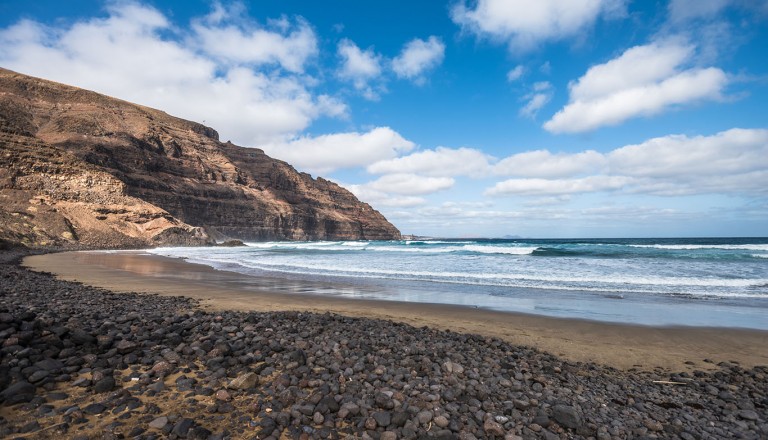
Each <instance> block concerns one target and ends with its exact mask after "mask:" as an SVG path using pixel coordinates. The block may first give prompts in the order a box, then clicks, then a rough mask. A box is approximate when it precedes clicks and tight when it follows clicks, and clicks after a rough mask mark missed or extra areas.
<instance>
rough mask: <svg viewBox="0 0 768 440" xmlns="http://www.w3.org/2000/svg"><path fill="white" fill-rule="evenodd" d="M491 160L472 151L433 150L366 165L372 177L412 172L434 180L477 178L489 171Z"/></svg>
mask: <svg viewBox="0 0 768 440" xmlns="http://www.w3.org/2000/svg"><path fill="white" fill-rule="evenodd" d="M491 160H493V158H492V157H490V156H488V155H487V154H485V153H483V152H482V151H480V150H476V149H473V148H457V149H452V148H446V147H437V148H436V149H434V150H424V151H419V152H416V153H413V154H410V155H408V156H403V157H398V158H395V159H389V160H383V161H379V162H376V163H374V164H372V165H370V166H368V172H369V173H372V174H394V173H414V174H422V175H426V176H436V177H456V176H472V177H480V176H483V175H485V174H487V172H488V171H489V169H490V166H489V161H491Z"/></svg>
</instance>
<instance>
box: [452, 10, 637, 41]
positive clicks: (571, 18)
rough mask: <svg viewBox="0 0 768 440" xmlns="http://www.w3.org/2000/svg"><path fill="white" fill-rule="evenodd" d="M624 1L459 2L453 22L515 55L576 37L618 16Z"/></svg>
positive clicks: (622, 12) (454, 11)
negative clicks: (505, 45) (506, 46)
mask: <svg viewBox="0 0 768 440" xmlns="http://www.w3.org/2000/svg"><path fill="white" fill-rule="evenodd" d="M625 9H626V5H625V1H624V0H569V1H563V0H539V1H535V2H531V1H526V0H478V1H477V2H476V3H475V2H473V3H471V4H470V5H467V3H466V1H465V0H462V1H461V2H460V3H458V4H457V5H456V6H455V7H454V8H453V9H452V10H451V18H452V19H453V21H454V22H455V23H456V24H458V25H460V26H462V28H464V29H465V30H467V31H470V32H472V33H474V34H476V35H478V36H480V37H488V38H491V39H493V40H497V41H504V42H507V43H508V44H509V46H510V48H511V49H513V50H516V51H521V50H529V49H531V48H533V47H535V46H536V45H537V44H538V43H540V42H545V41H553V40H561V39H564V38H568V37H572V36H574V35H578V34H579V33H580V32H582V31H583V30H584V29H586V28H588V27H590V26H592V25H593V24H594V23H595V21H596V20H597V18H598V17H600V16H603V17H607V18H611V17H616V16H622V15H623V14H624V13H625Z"/></svg>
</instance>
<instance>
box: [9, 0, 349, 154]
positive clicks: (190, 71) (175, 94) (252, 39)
mask: <svg viewBox="0 0 768 440" xmlns="http://www.w3.org/2000/svg"><path fill="white" fill-rule="evenodd" d="M230 20H234V19H233V15H232V14H230V13H228V12H227V11H223V10H220V11H218V12H217V11H216V10H214V14H212V15H211V16H208V17H206V18H199V19H196V20H194V25H193V27H192V31H190V32H189V33H184V32H183V31H180V30H179V29H178V28H176V27H175V26H173V25H172V24H171V23H170V21H169V20H168V18H167V17H166V16H165V15H163V14H162V13H161V12H160V11H158V10H157V9H155V8H153V7H150V6H146V5H142V4H140V3H133V2H118V3H108V6H107V16H106V17H101V18H90V19H86V20H82V21H78V22H76V23H73V24H65V25H53V26H46V25H43V24H41V23H37V22H34V21H29V20H22V21H20V22H18V23H16V24H14V25H12V26H10V27H8V28H6V29H3V30H0V64H2V65H3V66H4V67H6V68H9V69H12V70H16V71H19V72H22V73H26V74H30V75H35V76H40V77H43V78H47V79H52V80H55V81H60V82H63V83H67V84H73V85H76V86H79V87H83V88H87V89H91V90H95V91H98V92H101V93H105V94H108V95H111V96H115V97H119V98H121V99H125V100H128V101H132V102H137V103H140V104H143V105H147V106H151V107H156V108H160V109H162V110H165V111H167V112H169V113H171V114H174V115H177V116H180V117H183V118H186V119H191V120H195V121H205V122H206V124H210V125H212V126H214V127H216V129H217V130H218V131H219V132H220V133H221V135H222V136H223V137H224V139H231V140H233V141H235V142H237V143H240V144H244V145H248V146H255V145H257V144H260V143H262V142H273V141H275V140H277V139H284V138H286V137H291V136H294V135H295V133H297V132H300V131H302V130H304V129H305V128H306V127H308V125H309V124H310V123H311V122H312V121H313V120H315V119H316V118H318V117H320V116H340V115H343V114H344V113H345V112H346V106H345V105H344V104H343V103H342V102H340V101H338V100H337V99H334V98H333V97H330V96H327V95H318V96H316V95H314V94H313V93H312V91H311V84H309V82H308V80H307V79H306V75H302V74H299V72H301V71H302V70H303V69H304V66H305V64H306V61H307V59H308V58H310V57H312V56H314V55H315V54H316V52H317V48H316V42H315V40H316V38H315V36H314V32H313V31H312V29H311V28H310V27H309V26H308V25H307V24H306V23H305V22H304V21H303V20H301V19H296V20H294V21H291V20H288V19H284V20H283V24H282V25H273V26H271V27H269V28H265V27H258V26H257V25H255V24H253V23H250V24H247V25H246V24H242V21H241V20H236V21H238V24H232V23H230ZM214 36H219V37H222V38H227V39H228V41H230V42H231V43H232V44H242V45H243V48H244V49H243V51H242V53H237V52H234V51H233V49H234V48H233V47H219V48H216V47H214V45H213V43H212V38H213V37H214ZM263 42H268V43H269V44H271V45H272V46H271V48H264V47H260V44H261V43H263Z"/></svg>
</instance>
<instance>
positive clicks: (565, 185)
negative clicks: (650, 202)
mask: <svg viewBox="0 0 768 440" xmlns="http://www.w3.org/2000/svg"><path fill="white" fill-rule="evenodd" d="M630 183H631V179H630V178H628V177H624V176H588V177H582V178H579V179H557V180H549V179H509V180H505V181H503V182H499V183H497V184H496V185H494V186H493V187H492V188H489V189H488V190H486V191H485V194H486V195H488V196H509V195H519V196H558V195H568V194H581V193H591V192H599V191H615V190H619V189H622V188H624V187H625V186H627V185H628V184H630Z"/></svg>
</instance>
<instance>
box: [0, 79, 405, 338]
mask: <svg viewBox="0 0 768 440" xmlns="http://www.w3.org/2000/svg"><path fill="white" fill-rule="evenodd" d="M0 96H2V97H3V101H2V104H1V106H0V110H2V115H0V120H2V121H3V123H2V125H0V135H2V139H3V142H2V146H0V151H2V153H3V154H0V170H7V173H4V174H3V176H2V178H3V181H2V185H0V199H1V200H3V206H9V207H13V210H14V211H17V212H22V213H32V212H35V214H34V215H31V214H29V215H25V216H18V215H17V216H13V215H11V214H10V213H8V215H4V216H2V218H1V219H0V224H3V226H4V228H3V230H6V231H9V232H10V231H13V232H14V233H13V234H10V233H7V234H5V235H8V236H9V238H13V239H14V240H13V241H19V240H20V237H23V240H22V241H27V242H29V243H31V244H38V243H47V244H49V245H53V246H70V247H72V246H73V245H74V246H76V245H80V246H85V247H91V248H93V247H96V248H118V247H122V248H130V247H134V248H135V247H142V246H144V247H146V246H155V245H206V244H214V243H215V240H214V239H213V237H211V236H210V235H209V234H208V232H206V231H208V230H210V231H211V232H212V233H213V235H216V236H217V237H219V238H221V239H225V238H226V239H228V238H229V237H233V238H235V239H239V240H362V239H366V240H391V239H399V238H400V232H399V231H398V230H397V228H395V226H394V225H392V224H391V223H389V222H388V221H387V220H386V219H385V218H384V216H383V215H381V214H380V213H379V212H378V211H376V210H374V209H373V208H371V207H370V206H369V205H367V204H365V203H362V202H360V201H359V200H358V199H357V198H356V197H355V196H354V195H353V194H352V193H351V192H349V191H348V190H346V189H345V188H343V187H341V186H339V185H337V184H335V183H333V182H331V181H328V180H326V179H323V178H319V177H318V178H316V179H315V178H313V177H312V176H310V175H309V174H306V173H299V172H298V171H296V169H294V168H293V167H292V166H290V165H289V164H287V163H285V162H282V161H279V160H276V159H273V158H271V157H269V156H267V155H266V154H265V153H264V151H262V150H259V149H256V148H244V147H238V146H236V145H234V144H232V143H229V142H226V143H224V142H220V141H219V139H218V133H216V131H215V130H214V129H212V128H210V127H206V126H203V125H201V124H199V123H196V122H191V121H186V120H182V119H179V118H175V117H173V116H170V115H168V114H165V113H164V112H162V111H159V110H154V109H150V108H147V107H143V106H139V105H135V104H131V103H128V102H125V101H120V100H117V99H113V98H110V97H107V96H104V95H99V94H96V93H93V92H88V91H86V90H82V89H78V88H75V87H71V86H66V85H63V84H59V83H53V82H50V81H46V80H42V79H38V78H32V77H29V76H25V75H21V74H17V73H15V72H11V71H9V70H6V69H2V70H0ZM70 109H77V110H76V111H70ZM10 176H13V177H10ZM53 188H55V190H54V189H53ZM43 201H44V202H43ZM73 203H76V204H77V206H78V208H77V209H72V208H71V206H72V204H73ZM3 211H5V210H3ZM72 225H78V227H76V228H75V227H73V226H72ZM86 225H87V226H86ZM192 225H196V226H192ZM0 238H4V237H0ZM4 242H5V241H3V243H4ZM227 244H229V245H234V244H239V241H238V242H235V241H230V242H228V243H227ZM3 247H5V246H3ZM89 343H95V339H94V340H93V342H89Z"/></svg>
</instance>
